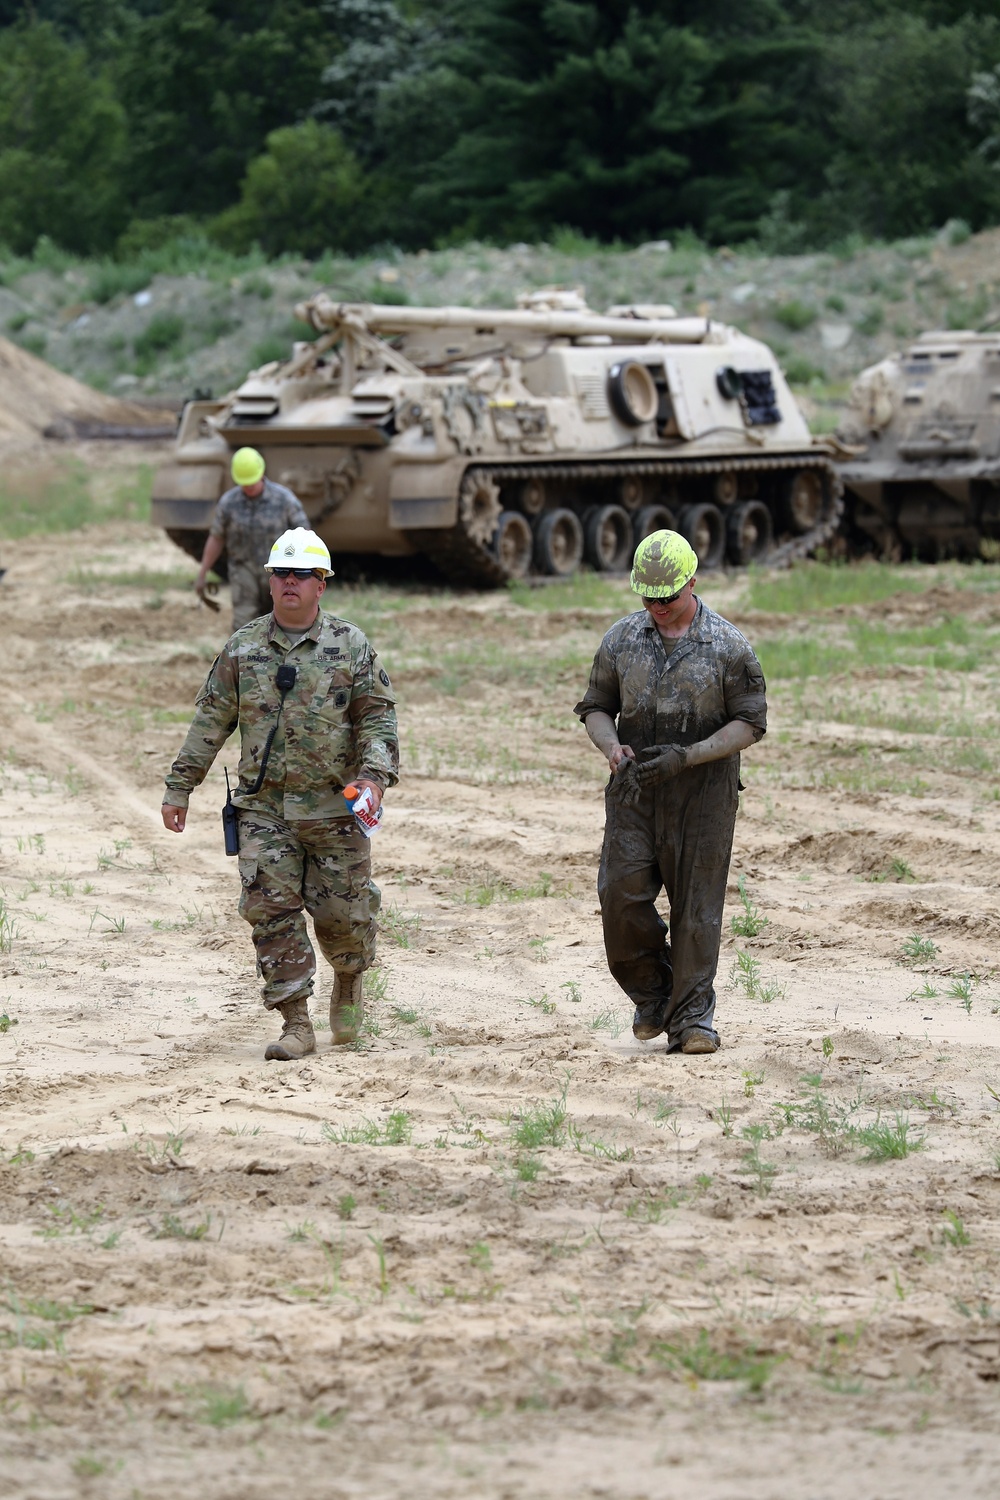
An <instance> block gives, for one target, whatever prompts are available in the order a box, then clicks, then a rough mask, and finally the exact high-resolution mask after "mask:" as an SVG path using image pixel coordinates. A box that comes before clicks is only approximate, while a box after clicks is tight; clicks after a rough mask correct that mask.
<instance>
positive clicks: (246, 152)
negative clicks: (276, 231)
mask: <svg viewBox="0 0 1000 1500" xmlns="http://www.w3.org/2000/svg"><path fill="white" fill-rule="evenodd" d="M335 47H336V41H335V38H334V36H333V33H332V30H331V25H330V22H329V20H328V18H327V17H326V15H325V14H324V11H323V8H322V6H317V5H315V4H314V3H311V0H280V3H269V0H240V3H239V4H235V3H232V0H167V3H165V4H163V5H162V6H157V7H156V10H155V11H154V12H153V13H152V14H149V15H147V16H142V17H139V16H135V15H133V16H132V18H131V20H130V23H129V25H128V26H127V27H126V28H125V32H124V35H123V38H122V42H121V46H120V49H119V55H118V61H117V67H116V74H117V81H118V89H119V96H120V98H121V100H122V102H123V104H124V106H125V109H126V111H127V114H128V120H129V133H130V151H129V160H128V164H127V170H126V186H127V190H128V193H129V197H130V199H131V201H132V203H133V205H134V209H135V213H136V215H137V217H139V218H155V217H157V216H159V215H162V214H201V215H205V214H214V213H217V212H219V210H220V209H223V208H225V207H226V206H227V205H228V204H231V203H233V202H235V200H236V199H237V197H238V196H239V189H240V183H241V181H242V179H243V176H244V173H245V172H246V169H247V167H248V165H249V163H250V162H251V161H252V160H253V158H254V157H256V156H258V155H259V154H260V153H261V152H262V151H263V150H264V143H265V140H266V139H267V137H268V135H270V133H271V132H272V131H273V130H277V129H280V128H281V127H282V126H286V125H291V124H294V123H296V122H297V121H300V120H302V119H303V118H304V117H305V116H307V115H308V114H309V112H310V109H311V106H312V104H313V102H314V100H315V99H316V97H317V94H318V91H319V80H320V76H321V74H322V71H323V68H324V66H325V65H326V63H327V62H328V61H329V60H330V57H331V55H332V53H333V51H334V50H335Z"/></svg>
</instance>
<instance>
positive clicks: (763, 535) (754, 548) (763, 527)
mask: <svg viewBox="0 0 1000 1500" xmlns="http://www.w3.org/2000/svg"><path fill="white" fill-rule="evenodd" d="M771 536H772V527H771V512H770V511H769V510H768V508H767V506H766V505H762V504H761V502H760V501H759V500H747V501H745V502H744V503H743V504H742V505H737V506H734V508H733V509H732V510H731V511H730V513H729V517H728V523H727V526H726V556H727V558H728V559H729V561H730V562H731V563H735V564H736V566H737V567H739V568H745V567H747V566H748V564H750V563H761V562H764V560H765V559H766V557H767V554H768V553H769V552H770V550H771Z"/></svg>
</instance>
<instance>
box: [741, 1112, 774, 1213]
mask: <svg viewBox="0 0 1000 1500" xmlns="http://www.w3.org/2000/svg"><path fill="white" fill-rule="evenodd" d="M740 1134H741V1136H742V1137H743V1139H744V1140H745V1141H749V1143H750V1144H749V1145H748V1147H747V1149H746V1151H745V1152H744V1154H743V1161H742V1163H741V1165H740V1166H739V1167H737V1169H736V1170H737V1171H738V1172H741V1173H743V1174H744V1176H747V1177H752V1178H753V1179H754V1186H755V1188H756V1191H757V1192H758V1193H759V1194H760V1195H761V1197H765V1196H766V1195H767V1194H768V1193H769V1192H770V1191H771V1184H772V1182H773V1180H774V1177H775V1175H776V1174H777V1171H778V1168H777V1167H776V1166H775V1164H774V1162H770V1161H765V1160H764V1159H763V1157H762V1156H761V1154H760V1153H761V1146H762V1144H763V1142H764V1141H769V1140H770V1139H771V1127H770V1126H769V1125H745V1126H744V1127H743V1129H742V1130H741V1131H740Z"/></svg>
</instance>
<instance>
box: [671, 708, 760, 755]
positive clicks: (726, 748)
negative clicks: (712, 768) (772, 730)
mask: <svg viewBox="0 0 1000 1500" xmlns="http://www.w3.org/2000/svg"><path fill="white" fill-rule="evenodd" d="M762 733H763V731H762V730H760V729H758V728H756V726H755V725H753V724H748V723H747V722H746V720H745V719H730V721H729V723H728V724H724V725H723V726H722V728H721V729H717V730H716V731H715V733H714V734H712V735H709V737H708V739H707V740H701V741H699V743H698V744H697V745H689V746H688V747H687V757H686V761H685V764H686V765H688V766H703V765H706V764H707V763H708V761H710V760H725V759H726V757H727V756H730V755H738V754H739V752H740V751H741V750H746V749H748V748H749V746H750V745H752V744H753V743H754V741H755V740H759V739H760V737H761V734H762Z"/></svg>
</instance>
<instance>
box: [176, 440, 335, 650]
mask: <svg viewBox="0 0 1000 1500" xmlns="http://www.w3.org/2000/svg"><path fill="white" fill-rule="evenodd" d="M264 468H265V465H264V458H263V455H262V454H260V453H258V452H257V450H256V448H238V449H237V450H236V452H235V453H234V454H233V461H232V465H231V469H230V472H231V474H232V477H233V480H234V484H233V487H232V489H229V490H227V491H226V493H225V494H224V495H223V496H222V497H221V499H220V500H219V503H218V505H217V506H216V507H215V514H214V515H213V517H212V524H211V526H210V527H209V531H208V536H207V537H206V538H205V550H204V551H203V552H202V554H201V566H200V568H199V569H198V577H197V578H196V579H195V584H194V591H195V593H196V594H197V595H198V598H199V599H202V600H203V599H204V598H205V586H206V579H207V577H208V572H209V569H210V568H212V567H214V566H215V564H216V563H217V562H218V561H219V558H220V557H221V556H222V554H223V552H225V554H226V558H227V563H228V568H229V587H230V590H231V592H232V599H233V630H239V628H240V626H241V625H246V624H247V623H248V621H250V620H255V619H256V618H257V616H258V615H267V614H270V613H271V593H270V587H269V580H268V576H267V572H266V571H265V568H264V561H265V559H266V557H267V556H268V554H269V552H270V551H271V543H272V542H273V541H274V539H275V537H276V536H278V535H279V534H280V533H281V532H283V531H288V530H290V529H291V528H293V527H295V526H301V527H303V528H305V529H308V527H309V518H308V516H307V515H306V513H305V511H304V510H303V509H302V503H301V501H300V500H299V499H298V498H297V497H296V496H295V495H293V493H292V491H291V490H289V489H286V488H285V486H284V485H283V484H275V483H274V482H273V481H272V480H270V479H265V477H264Z"/></svg>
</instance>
